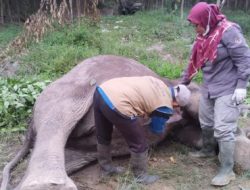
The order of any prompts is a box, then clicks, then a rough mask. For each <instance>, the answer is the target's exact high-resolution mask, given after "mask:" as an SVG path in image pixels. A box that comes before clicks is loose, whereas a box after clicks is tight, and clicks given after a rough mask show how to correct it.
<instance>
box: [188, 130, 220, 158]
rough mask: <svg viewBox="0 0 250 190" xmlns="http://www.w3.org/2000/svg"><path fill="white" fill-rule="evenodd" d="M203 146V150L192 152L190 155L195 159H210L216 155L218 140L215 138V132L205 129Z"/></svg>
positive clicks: (203, 131)
mask: <svg viewBox="0 0 250 190" xmlns="http://www.w3.org/2000/svg"><path fill="white" fill-rule="evenodd" d="M201 133H202V140H203V145H202V148H201V150H199V151H196V152H190V153H189V155H190V156H192V157H194V158H208V157H213V156H215V155H216V153H215V147H216V140H215V138H214V130H213V129H212V128H203V129H202V131H201Z"/></svg>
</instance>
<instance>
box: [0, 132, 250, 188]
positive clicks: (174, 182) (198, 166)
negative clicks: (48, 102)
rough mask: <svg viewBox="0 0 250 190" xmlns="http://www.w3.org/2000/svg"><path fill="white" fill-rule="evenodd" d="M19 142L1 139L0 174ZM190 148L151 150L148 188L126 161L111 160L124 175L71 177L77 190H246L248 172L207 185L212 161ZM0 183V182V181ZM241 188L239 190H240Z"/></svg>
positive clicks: (15, 178)
mask: <svg viewBox="0 0 250 190" xmlns="http://www.w3.org/2000/svg"><path fill="white" fill-rule="evenodd" d="M21 142H22V135H19V136H11V137H10V136H7V137H1V145H0V152H1V155H0V174H1V172H2V169H3V167H4V165H5V164H6V162H7V161H8V160H10V159H11V158H13V156H14V154H15V152H16V151H17V150H18V149H19V147H20V145H21ZM189 151H192V149H191V148H189V147H186V146H184V145H181V144H179V143H176V142H172V141H169V140H166V141H165V142H163V143H161V144H160V145H159V146H158V147H157V148H155V149H154V150H151V152H150V159H149V172H150V173H152V174H157V175H159V176H160V180H159V181H158V182H156V183H154V184H152V185H148V186H145V185H140V184H136V183H135V181H134V180H133V177H132V174H131V172H130V170H129V164H128V162H129V157H125V158H120V159H115V160H114V163H115V164H116V165H122V166H124V167H125V168H126V169H127V171H126V173H125V174H124V175H121V176H113V177H107V178H102V179H101V178H100V176H99V167H98V165H97V164H96V163H94V164H92V165H90V166H87V167H85V168H83V169H82V170H80V171H79V172H77V173H75V174H73V175H71V176H70V177H71V178H72V179H73V180H74V182H75V183H76V185H77V187H78V189H79V190H142V189H145V190H201V189H202V190H217V189H219V190H247V189H248V190H249V189H250V172H238V174H237V179H236V180H235V181H234V182H232V183H231V184H230V185H228V186H226V187H223V188H215V187H212V186H211V185H210V180H211V178H212V177H213V176H214V175H215V173H216V170H217V168H218V165H219V163H218V160H217V158H216V157H214V158H209V159H193V158H191V157H189V156H188V152H189ZM26 166H27V159H25V160H24V161H23V162H22V163H21V164H20V165H19V166H18V167H17V168H16V169H15V171H14V173H13V175H12V179H11V183H12V185H13V184H14V185H13V186H15V184H17V183H18V182H19V181H20V180H21V178H22V176H23V174H24V171H25V168H26ZM0 181H1V178H0ZM240 187H242V188H243V189H240Z"/></svg>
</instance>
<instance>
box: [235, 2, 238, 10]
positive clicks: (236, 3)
mask: <svg viewBox="0 0 250 190" xmlns="http://www.w3.org/2000/svg"><path fill="white" fill-rule="evenodd" d="M237 5H238V0H234V9H237Z"/></svg>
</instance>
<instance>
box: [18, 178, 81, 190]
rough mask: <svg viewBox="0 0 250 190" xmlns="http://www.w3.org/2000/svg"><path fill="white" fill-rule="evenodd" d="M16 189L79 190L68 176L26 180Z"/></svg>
mask: <svg viewBox="0 0 250 190" xmlns="http://www.w3.org/2000/svg"><path fill="white" fill-rule="evenodd" d="M15 190H77V187H76V185H75V184H74V182H73V181H72V180H71V179H70V178H69V177H66V178H64V179H48V178H47V179H46V180H41V177H38V178H37V180H34V179H33V180H32V181H31V180H25V181H24V182H23V183H21V184H20V185H19V186H18V187H17V188H16V189H15Z"/></svg>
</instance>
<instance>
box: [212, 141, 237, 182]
mask: <svg viewBox="0 0 250 190" xmlns="http://www.w3.org/2000/svg"><path fill="white" fill-rule="evenodd" d="M234 147H235V142H234V141H224V142H223V141H222V142H219V149H220V152H219V161H220V164H221V166H220V169H219V173H218V174H217V175H216V176H215V177H214V178H213V179H212V182H211V184H212V185H215V186H224V185H227V184H229V183H230V181H231V180H235V173H234V172H233V166H234Z"/></svg>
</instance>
